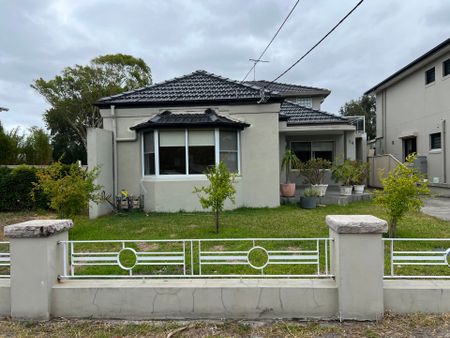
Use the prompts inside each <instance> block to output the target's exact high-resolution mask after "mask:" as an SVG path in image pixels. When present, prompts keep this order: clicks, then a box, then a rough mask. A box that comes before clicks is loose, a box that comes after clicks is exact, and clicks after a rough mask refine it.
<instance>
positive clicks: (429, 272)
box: [384, 238, 450, 279]
mask: <svg viewBox="0 0 450 338" xmlns="http://www.w3.org/2000/svg"><path fill="white" fill-rule="evenodd" d="M384 243H385V249H386V253H387V254H386V257H387V258H388V260H389V261H388V262H386V266H387V267H388V268H389V271H388V272H387V274H386V275H385V276H384V278H387V279H402V278H403V279H450V238H385V239H384Z"/></svg>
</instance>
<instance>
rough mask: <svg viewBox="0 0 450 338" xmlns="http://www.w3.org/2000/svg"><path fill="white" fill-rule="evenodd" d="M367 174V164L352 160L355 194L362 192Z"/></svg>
mask: <svg viewBox="0 0 450 338" xmlns="http://www.w3.org/2000/svg"><path fill="white" fill-rule="evenodd" d="M368 174H369V164H368V163H363V162H359V161H353V177H352V183H353V188H354V190H355V194H362V193H364V187H365V184H364V183H365V182H366V179H367V176H368Z"/></svg>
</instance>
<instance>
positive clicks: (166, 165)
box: [159, 146, 186, 175]
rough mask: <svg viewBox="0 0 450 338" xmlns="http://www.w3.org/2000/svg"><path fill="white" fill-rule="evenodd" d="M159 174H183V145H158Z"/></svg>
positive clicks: (184, 165) (184, 161)
mask: <svg viewBox="0 0 450 338" xmlns="http://www.w3.org/2000/svg"><path fill="white" fill-rule="evenodd" d="M159 174H160V175H185V174H186V150H185V147H184V146H183V147H159Z"/></svg>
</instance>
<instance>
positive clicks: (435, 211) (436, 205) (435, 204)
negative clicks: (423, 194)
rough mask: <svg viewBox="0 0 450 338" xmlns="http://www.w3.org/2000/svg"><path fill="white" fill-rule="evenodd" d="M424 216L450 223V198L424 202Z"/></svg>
mask: <svg viewBox="0 0 450 338" xmlns="http://www.w3.org/2000/svg"><path fill="white" fill-rule="evenodd" d="M422 212H423V213H424V214H427V215H430V216H434V217H437V218H440V219H443V220H445V221H450V198H445V197H432V198H428V199H426V200H425V201H424V206H423V208H422Z"/></svg>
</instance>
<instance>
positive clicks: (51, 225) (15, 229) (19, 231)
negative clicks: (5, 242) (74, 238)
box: [4, 219, 73, 238]
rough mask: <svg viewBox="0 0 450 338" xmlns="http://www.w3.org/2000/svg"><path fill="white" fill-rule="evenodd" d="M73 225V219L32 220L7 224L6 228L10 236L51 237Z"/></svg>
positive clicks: (6, 234) (5, 231) (6, 233)
mask: <svg viewBox="0 0 450 338" xmlns="http://www.w3.org/2000/svg"><path fill="white" fill-rule="evenodd" d="M72 227H73V222H72V220H71V219H43V220H32V221H28V222H22V223H17V224H11V225H7V226H6V227H5V229H4V234H5V237H8V238H39V237H50V236H52V235H56V234H58V233H60V232H64V231H68V230H69V229H70V228H72Z"/></svg>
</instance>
